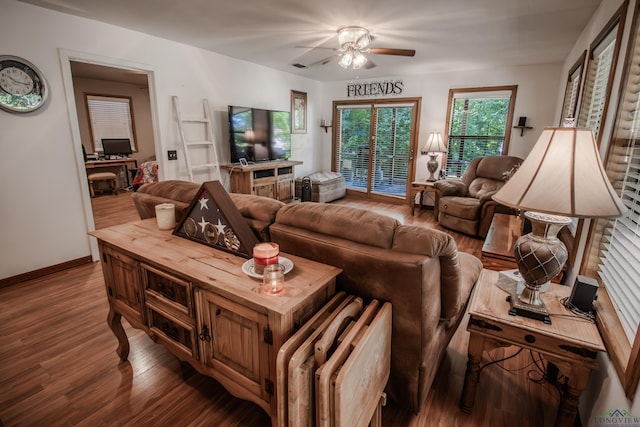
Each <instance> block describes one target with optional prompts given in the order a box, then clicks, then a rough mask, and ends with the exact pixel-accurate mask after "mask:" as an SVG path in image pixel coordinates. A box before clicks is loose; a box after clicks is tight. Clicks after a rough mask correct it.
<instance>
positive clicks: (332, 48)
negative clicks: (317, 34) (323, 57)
mask: <svg viewBox="0 0 640 427" xmlns="http://www.w3.org/2000/svg"><path fill="white" fill-rule="evenodd" d="M294 47H295V48H296V49H329V50H338V48H335V47H325V46H294Z"/></svg>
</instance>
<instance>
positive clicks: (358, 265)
mask: <svg viewBox="0 0 640 427" xmlns="http://www.w3.org/2000/svg"><path fill="white" fill-rule="evenodd" d="M152 186H155V187H152ZM163 187H166V189H167V190H168V192H166V193H165V192H164V191H162V190H163ZM180 187H181V188H182V189H183V191H185V192H191V194H192V195H193V194H195V191H197V188H198V186H197V185H196V184H192V183H184V184H179V185H178V184H169V185H167V184H164V183H162V182H160V183H157V184H147V185H145V186H142V187H141V188H140V189H139V190H138V192H137V193H135V194H137V196H136V197H135V198H134V202H135V204H136V207H137V208H138V211H139V212H140V215H141V217H143V215H144V217H148V216H153V215H155V211H154V209H153V206H155V204H156V203H157V202H168V201H170V199H171V198H174V201H173V202H174V203H176V207H178V203H177V202H180V203H186V206H188V202H189V201H190V200H189V197H188V195H187V193H184V194H177V193H176V190H177V189H178V188H180ZM231 197H232V200H233V201H234V202H235V203H238V201H239V203H240V205H239V208H240V211H241V213H242V214H243V216H245V218H247V219H248V220H251V218H250V215H252V214H258V213H259V214H260V215H262V214H263V212H262V211H263V207H266V208H265V210H266V211H268V212H269V215H270V214H271V213H272V211H271V210H270V207H271V206H274V205H273V203H272V202H273V201H272V200H271V199H267V198H264V197H259V196H248V195H234V194H231ZM246 204H251V205H253V206H250V207H249V206H247V205H246ZM186 206H184V208H186ZM184 208H183V209H184ZM272 222H273V223H272V224H271V225H270V226H269V227H268V229H269V235H270V237H271V239H272V240H273V241H275V242H277V243H278V244H279V245H280V248H281V250H282V251H283V252H285V253H290V254H294V255H298V256H302V257H305V258H309V259H313V260H316V261H319V262H322V263H326V264H330V265H333V266H336V267H339V268H341V269H342V270H343V272H342V273H341V274H340V275H339V276H338V278H337V287H338V289H340V290H344V291H346V292H348V293H352V294H354V295H358V296H361V297H363V298H365V299H373V298H376V299H379V300H381V301H390V302H391V303H392V305H393V321H392V338H391V339H392V344H391V345H392V347H391V376H390V380H389V383H388V385H387V391H388V393H389V396H390V398H392V399H393V400H394V401H396V402H397V403H398V404H400V405H401V406H404V407H405V408H406V409H408V410H411V411H413V412H418V410H419V409H420V406H421V405H422V403H423V402H424V400H425V398H426V397H427V394H428V392H429V389H430V387H431V384H432V382H433V379H434V377H435V374H436V372H437V370H438V367H439V365H440V362H441V360H442V358H443V356H444V354H445V351H446V348H447V346H448V344H449V341H450V340H451V337H452V336H453V334H454V332H455V331H456V329H457V327H458V325H459V324H460V321H461V320H462V318H463V316H464V312H465V308H466V305H467V302H468V300H469V297H470V294H471V290H472V288H473V286H474V285H475V283H476V280H477V278H478V276H479V274H480V271H481V270H482V263H481V262H480V260H478V259H477V258H476V257H474V256H472V255H470V254H467V253H463V252H458V250H457V247H456V243H455V241H454V240H453V238H452V237H451V236H449V235H448V234H446V233H444V232H441V231H438V230H435V229H429V228H425V227H418V226H412V225H402V224H400V223H399V222H398V221H397V220H396V219H394V218H391V217H388V216H385V215H381V214H377V213H374V212H370V211H366V210H363V209H357V208H352V207H348V206H340V205H332V204H318V203H312V202H305V203H293V204H289V205H283V206H281V207H280V208H279V209H278V210H277V212H276V213H275V218H274V221H272Z"/></svg>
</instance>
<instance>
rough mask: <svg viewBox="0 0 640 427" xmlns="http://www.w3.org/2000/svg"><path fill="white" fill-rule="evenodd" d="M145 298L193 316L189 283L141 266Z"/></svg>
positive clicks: (148, 266)
mask: <svg viewBox="0 0 640 427" xmlns="http://www.w3.org/2000/svg"><path fill="white" fill-rule="evenodd" d="M141 267H142V273H143V274H142V276H143V280H144V289H145V297H146V299H148V300H151V301H155V302H157V303H159V304H164V305H166V306H168V307H171V308H173V309H175V310H178V311H179V312H181V313H183V314H185V315H187V316H193V302H192V297H191V283H190V282H187V281H185V280H182V279H179V278H177V277H175V276H172V275H170V274H168V273H166V272H163V271H161V270H158V269H156V268H154V267H151V266H150V265H146V264H141Z"/></svg>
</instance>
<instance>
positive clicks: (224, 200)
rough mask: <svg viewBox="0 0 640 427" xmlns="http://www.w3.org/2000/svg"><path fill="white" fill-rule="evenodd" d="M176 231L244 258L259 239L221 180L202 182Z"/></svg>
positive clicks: (250, 252)
mask: <svg viewBox="0 0 640 427" xmlns="http://www.w3.org/2000/svg"><path fill="white" fill-rule="evenodd" d="M173 234H175V235H176V236H180V237H185V238H187V239H190V240H194V241H196V242H198V243H203V244H205V245H208V246H211V247H213V248H216V249H221V250H223V251H227V252H230V253H232V254H234V255H238V256H241V257H244V258H251V257H252V256H253V247H254V246H255V245H256V243H258V239H257V237H256V235H255V234H253V231H251V228H250V227H249V225H248V224H247V222H246V221H245V219H244V218H243V217H242V215H241V214H240V211H238V208H236V205H235V204H234V203H233V201H232V200H231V198H230V197H229V195H228V194H227V191H226V190H225V189H224V187H223V186H222V184H220V181H209V182H205V183H203V184H202V186H201V187H200V190H198V193H197V194H196V197H195V198H194V199H193V201H192V202H191V205H189V208H188V209H187V214H186V215H185V216H184V217H183V218H182V220H181V221H180V223H179V224H178V226H177V227H176V228H175V230H174V232H173Z"/></svg>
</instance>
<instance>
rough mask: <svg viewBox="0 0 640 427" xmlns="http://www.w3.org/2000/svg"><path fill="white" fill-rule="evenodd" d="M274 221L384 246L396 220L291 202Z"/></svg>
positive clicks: (360, 211)
mask: <svg viewBox="0 0 640 427" xmlns="http://www.w3.org/2000/svg"><path fill="white" fill-rule="evenodd" d="M276 223H281V224H285V225H289V226H292V227H298V228H302V229H305V230H311V231H315V232H317V233H322V234H327V235H330V236H338V237H341V238H343V239H347V240H351V241H353V242H357V243H362V244H365V245H370V246H376V247H379V248H385V249H388V248H390V247H391V245H392V244H393V235H394V232H395V229H396V227H397V226H398V225H399V222H398V221H397V220H396V219H394V218H391V217H389V216H386V215H380V214H377V213H374V212H370V211H367V210H364V209H358V208H352V207H349V206H340V205H326V204H317V203H312V202H302V203H293V204H290V205H287V206H285V207H283V208H282V209H280V210H279V211H278V214H277V215H276Z"/></svg>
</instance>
